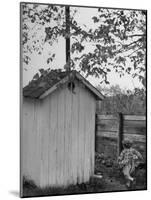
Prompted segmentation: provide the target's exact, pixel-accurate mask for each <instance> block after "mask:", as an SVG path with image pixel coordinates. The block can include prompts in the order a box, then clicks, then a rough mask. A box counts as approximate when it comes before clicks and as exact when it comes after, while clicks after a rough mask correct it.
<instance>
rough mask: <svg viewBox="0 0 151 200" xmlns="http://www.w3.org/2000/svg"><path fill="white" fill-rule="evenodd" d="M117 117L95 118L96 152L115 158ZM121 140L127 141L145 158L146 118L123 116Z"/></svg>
mask: <svg viewBox="0 0 151 200" xmlns="http://www.w3.org/2000/svg"><path fill="white" fill-rule="evenodd" d="M118 123H119V122H118V116H116V115H101V114H97V116H96V136H97V137H96V139H97V140H96V146H97V147H96V150H97V151H100V152H102V151H103V152H104V153H105V154H107V155H109V156H113V157H116V154H117V144H118V142H117V141H118V127H119V124H118ZM123 139H129V140H131V141H132V142H133V146H134V147H135V148H136V149H138V150H139V151H140V152H141V153H142V154H143V156H144V158H146V117H145V116H137V115H123Z"/></svg>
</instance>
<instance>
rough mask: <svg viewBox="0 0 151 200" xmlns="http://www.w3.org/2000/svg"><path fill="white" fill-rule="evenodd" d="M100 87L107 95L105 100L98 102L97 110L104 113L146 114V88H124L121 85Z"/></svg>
mask: <svg viewBox="0 0 151 200" xmlns="http://www.w3.org/2000/svg"><path fill="white" fill-rule="evenodd" d="M98 89H99V90H100V91H101V92H102V93H103V94H104V95H105V99H104V100H103V101H99V102H98V103H97V111H98V112H99V113H102V114H116V113H117V112H122V113H123V114H135V115H145V114H146V91H145V89H144V88H141V89H140V88H135V89H134V90H122V89H121V88H120V86H119V85H115V86H111V87H109V88H107V87H104V88H101V87H100V86H98Z"/></svg>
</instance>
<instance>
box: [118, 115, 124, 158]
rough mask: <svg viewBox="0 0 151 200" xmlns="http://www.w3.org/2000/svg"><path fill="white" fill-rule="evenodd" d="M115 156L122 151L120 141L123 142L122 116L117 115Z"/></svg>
mask: <svg viewBox="0 0 151 200" xmlns="http://www.w3.org/2000/svg"><path fill="white" fill-rule="evenodd" d="M117 140H118V141H117V156H119V155H120V153H121V151H122V148H123V147H122V140H123V114H122V113H118V138H117Z"/></svg>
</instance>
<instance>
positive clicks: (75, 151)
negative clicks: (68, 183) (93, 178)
mask: <svg viewBox="0 0 151 200" xmlns="http://www.w3.org/2000/svg"><path fill="white" fill-rule="evenodd" d="M78 93H79V86H78V81H76V82H75V94H72V131H71V134H72V157H71V159H72V176H73V184H77V176H78V174H77V173H78V126H79V124H78V120H79V119H78V109H79V108H78V95H79V94H78Z"/></svg>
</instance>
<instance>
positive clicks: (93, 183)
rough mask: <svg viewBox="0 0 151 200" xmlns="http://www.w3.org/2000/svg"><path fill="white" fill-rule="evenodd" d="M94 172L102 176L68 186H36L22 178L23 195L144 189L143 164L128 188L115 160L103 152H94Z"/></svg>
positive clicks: (144, 170) (144, 173)
mask: <svg viewBox="0 0 151 200" xmlns="http://www.w3.org/2000/svg"><path fill="white" fill-rule="evenodd" d="M95 174H100V175H102V178H101V179H100V178H92V179H91V180H90V182H89V183H85V184H77V185H74V186H72V185H71V186H69V187H68V188H45V189H40V188H38V187H37V186H36V185H35V184H34V183H33V182H32V181H28V180H24V194H23V196H24V197H29V196H52V195H67V194H68V195H69V194H86V193H101V192H115V191H129V190H145V189H146V188H147V185H146V169H145V165H142V166H140V167H139V168H138V169H137V170H136V173H135V174H134V177H136V183H135V184H134V185H132V186H131V187H130V188H127V187H126V185H125V180H124V177H123V175H122V173H121V172H120V170H119V168H118V165H117V162H116V160H112V159H111V158H110V157H105V156H104V155H103V154H98V153H96V156H95Z"/></svg>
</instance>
